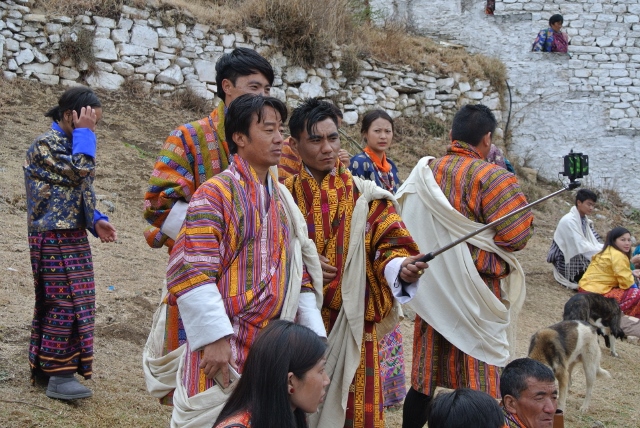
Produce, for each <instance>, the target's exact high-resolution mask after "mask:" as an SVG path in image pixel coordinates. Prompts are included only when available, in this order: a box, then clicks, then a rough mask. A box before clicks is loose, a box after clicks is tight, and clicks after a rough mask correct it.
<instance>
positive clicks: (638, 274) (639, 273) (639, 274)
mask: <svg viewBox="0 0 640 428" xmlns="http://www.w3.org/2000/svg"><path fill="white" fill-rule="evenodd" d="M631 273H632V274H633V276H635V277H636V278H640V269H634V270H632V271H631Z"/></svg>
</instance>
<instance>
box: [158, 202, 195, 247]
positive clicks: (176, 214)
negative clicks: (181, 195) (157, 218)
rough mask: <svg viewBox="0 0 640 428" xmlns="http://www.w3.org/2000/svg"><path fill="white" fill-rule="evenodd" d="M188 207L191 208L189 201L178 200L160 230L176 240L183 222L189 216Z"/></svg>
mask: <svg viewBox="0 0 640 428" xmlns="http://www.w3.org/2000/svg"><path fill="white" fill-rule="evenodd" d="M187 208H189V204H188V203H186V202H184V201H176V203H175V204H173V207H171V211H169V215H168V216H167V218H166V220H165V221H164V223H163V224H162V227H161V228H160V231H161V232H162V233H164V234H165V235H167V236H168V237H169V238H171V239H173V240H174V241H175V240H176V239H177V238H178V234H179V233H180V229H182V223H184V219H185V218H186V217H187Z"/></svg>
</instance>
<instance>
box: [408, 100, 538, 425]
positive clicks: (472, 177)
mask: <svg viewBox="0 0 640 428" xmlns="http://www.w3.org/2000/svg"><path fill="white" fill-rule="evenodd" d="M496 126H497V122H496V119H495V117H494V115H493V113H491V111H490V110H489V109H488V108H487V107H486V106H483V105H466V106H464V107H462V109H460V111H459V112H458V113H457V114H456V115H455V117H454V119H453V124H452V129H451V139H452V143H451V147H450V148H449V150H448V151H447V154H446V155H445V156H444V157H442V158H439V159H435V160H432V161H431V163H430V164H428V167H426V168H427V169H428V168H430V170H431V171H430V172H429V173H428V174H426V175H425V176H427V175H428V177H433V179H435V183H436V184H434V186H436V188H437V187H439V189H438V192H440V190H441V193H440V195H443V196H444V198H446V199H447V200H448V202H449V204H450V206H451V207H453V209H455V211H457V212H458V213H460V214H462V216H463V217H466V219H469V220H471V221H472V222H475V223H482V224H487V223H490V222H492V221H494V220H497V219H499V218H501V217H503V216H505V215H507V214H509V213H511V212H512V211H515V210H516V209H518V208H521V207H523V206H524V205H526V204H527V201H526V199H525V196H524V195H523V194H522V192H521V190H520V186H519V184H518V181H517V179H516V177H515V175H513V174H512V173H510V172H508V171H507V170H505V169H503V168H501V167H499V166H497V165H494V164H491V163H488V162H486V161H485V159H486V156H487V154H488V153H489V151H490V149H491V136H492V134H493V132H494V131H495V128H496ZM416 168H418V167H416ZM414 171H415V170H414ZM413 174H414V173H413V172H412V175H413ZM431 174H432V175H431ZM407 181H411V177H410V178H409V179H408V180H407ZM419 185H420V183H417V184H416V186H419ZM408 186H409V185H408V183H407V182H405V184H404V185H403V187H402V188H401V189H400V190H399V192H398V194H397V195H396V196H397V197H398V198H399V201H400V203H401V205H402V207H403V210H402V213H403V216H404V217H405V218H407V219H409V217H412V218H413V217H416V215H413V216H409V214H408V213H407V211H406V210H405V207H406V205H405V203H404V200H403V198H405V196H402V194H403V193H404V192H405V191H407V193H409V189H407V187H408ZM449 204H447V206H448V205H449ZM426 209H431V208H430V207H428V206H427V207H426ZM434 209H435V208H434ZM414 220H416V219H414ZM532 222H533V215H532V214H531V212H530V211H524V212H522V213H520V214H517V215H515V216H513V217H510V218H509V219H508V220H506V221H504V222H502V223H500V224H498V225H497V226H496V227H495V230H494V232H495V235H493V239H492V241H493V242H489V243H490V244H491V245H492V246H493V247H495V248H494V251H502V252H503V255H505V257H506V255H508V252H513V251H518V250H521V249H523V248H524V247H525V245H526V243H527V241H528V240H529V238H530V237H531V235H532V233H533V226H532ZM414 224H415V226H413V227H412V225H411V224H409V222H408V221H407V225H408V227H409V230H411V231H412V234H414V235H415V236H417V235H418V233H419V231H418V230H419V229H420V228H424V227H425V224H424V223H423V222H421V221H420V220H419V219H417V220H416V222H414ZM414 227H415V229H414ZM416 239H417V241H418V242H419V244H420V245H421V246H422V245H429V246H430V247H432V245H433V243H423V242H422V241H421V240H420V239H418V238H416ZM489 239H491V238H489ZM461 245H467V246H468V252H467V254H468V253H470V257H471V259H472V261H473V265H475V269H477V273H472V276H474V275H475V277H476V278H477V275H478V274H479V278H478V281H480V280H481V281H483V282H484V283H485V284H486V286H487V287H488V288H489V290H491V293H492V294H493V295H495V297H496V298H497V299H496V301H495V306H494V307H498V306H501V309H502V310H503V311H504V312H505V315H504V318H503V320H502V321H503V324H502V331H503V332H504V327H505V325H508V324H509V323H510V321H511V319H510V318H509V314H510V312H509V310H510V307H509V305H506V307H505V306H504V305H503V304H502V303H501V302H503V301H504V298H505V296H504V295H503V294H504V293H503V292H502V291H501V280H502V279H503V278H506V277H507V276H508V275H509V274H510V273H511V272H512V270H515V269H514V268H513V267H512V266H516V265H517V267H518V268H519V265H518V264H517V261H515V262H510V263H509V264H508V263H507V262H506V261H505V260H504V259H503V258H502V257H500V256H499V255H498V254H496V252H489V251H486V250H484V249H480V248H478V247H476V246H473V245H471V244H468V243H463V244H461ZM422 249H423V250H426V248H422ZM430 249H432V248H430ZM450 251H453V250H450ZM438 257H442V256H438ZM438 262H439V260H438V259H436V260H434V261H433V262H432V265H434V264H436V263H438ZM457 264H458V266H459V268H455V269H449V270H450V271H451V270H459V271H464V272H466V271H467V268H468V267H467V266H465V265H464V262H463V260H462V259H460V260H459V261H458V262H457ZM471 269H472V270H475V269H473V266H471ZM519 270H520V272H521V268H519ZM522 277H523V275H522ZM437 280H438V278H435V281H437ZM434 286H436V284H431V287H434ZM437 286H438V287H440V288H447V287H448V288H449V289H451V290H452V291H451V292H454V291H455V288H456V287H461V286H463V284H458V283H451V284H448V283H447V284H437ZM480 287H481V288H482V287H483V285H480ZM523 288H524V282H523V281H522V293H521V294H520V298H521V299H522V298H523V296H524V294H523ZM482 292H485V293H486V290H482V289H480V293H479V294H481V293H482ZM419 297H420V295H418V297H417V298H416V300H417V299H418V298H419ZM489 297H491V296H489ZM429 298H430V299H432V300H433V297H431V296H429ZM481 303H482V302H471V303H470V304H471V306H474V305H475V306H476V307H477V306H478V305H480V306H482V305H481ZM434 304H436V305H438V304H440V303H439V302H434ZM454 304H455V302H454ZM462 304H463V302H459V305H460V307H462ZM487 306H488V304H487ZM487 312H489V309H487ZM460 313H462V314H463V313H464V311H461V312H460ZM466 313H468V314H470V315H468V316H472V315H474V314H475V312H473V310H471V311H467V312H466ZM479 318H480V319H479V320H477V319H473V320H469V321H468V322H469V324H470V325H471V327H470V328H473V324H475V325H477V324H478V322H480V323H481V321H482V317H479ZM437 321H438V320H437V319H436V320H434V322H437ZM441 327H442V330H445V329H446V330H447V331H448V333H447V334H448V335H449V334H454V335H455V334H456V333H457V334H458V337H457V340H455V342H456V343H458V344H459V345H465V346H470V348H469V349H474V350H476V351H477V350H478V349H480V350H481V352H480V353H482V352H483V349H484V350H486V349H487V346H483V344H484V343H486V341H483V340H482V339H478V338H475V337H472V336H471V335H469V336H470V337H459V333H458V332H457V331H456V328H457V327H456V328H453V326H451V325H442V326H441ZM480 327H482V326H480ZM513 327H515V326H513ZM498 328H500V326H498ZM489 339H490V338H489ZM452 340H453V339H452V337H445V336H444V335H443V334H441V332H439V331H438V330H437V329H436V328H434V327H433V325H430V324H429V323H427V322H426V321H425V320H424V319H423V318H421V317H420V316H416V320H415V329H414V341H413V367H412V374H411V389H410V390H409V391H408V393H407V397H406V399H405V402H404V414H403V425H402V426H403V428H410V427H411V428H412V427H422V426H424V424H425V423H426V421H427V412H426V409H427V405H428V403H429V401H430V400H431V397H432V396H433V393H434V392H435V389H436V387H438V386H440V387H444V388H452V389H455V388H472V389H476V390H481V391H484V392H487V393H488V394H490V395H492V396H494V397H496V398H498V397H499V391H500V388H499V382H500V378H499V377H500V367H498V366H496V365H491V364H488V363H487V362H485V361H482V360H480V359H478V358H475V357H473V356H471V355H468V354H466V353H464V352H462V351H461V350H460V349H459V347H460V346H458V347H456V346H454V344H452ZM474 342H475V343H479V344H480V345H479V346H477V347H475V345H473V343H474ZM470 344H471V345H470ZM508 353H509V352H508V351H506V350H505V351H504V353H503V360H505V361H506V359H507V357H508Z"/></svg>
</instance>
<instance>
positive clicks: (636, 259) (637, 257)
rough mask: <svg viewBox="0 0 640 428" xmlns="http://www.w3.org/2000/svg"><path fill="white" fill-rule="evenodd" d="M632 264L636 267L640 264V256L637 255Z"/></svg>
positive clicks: (632, 258) (632, 259)
mask: <svg viewBox="0 0 640 428" xmlns="http://www.w3.org/2000/svg"><path fill="white" fill-rule="evenodd" d="M631 263H633V264H634V266H635V265H637V264H639V263H640V254H636V255H635V256H633V257H631Z"/></svg>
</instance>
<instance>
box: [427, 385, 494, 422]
mask: <svg viewBox="0 0 640 428" xmlns="http://www.w3.org/2000/svg"><path fill="white" fill-rule="evenodd" d="M428 425H429V428H471V427H478V428H480V427H481V428H502V427H503V426H504V413H502V409H501V408H500V405H499V404H498V402H497V401H496V399H495V398H493V397H492V396H490V395H489V394H487V393H486V392H482V391H475V390H473V389H468V388H460V389H456V390H454V391H452V392H441V393H440V394H438V395H436V397H435V398H434V399H433V400H432V401H431V403H430V406H429V419H428Z"/></svg>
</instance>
